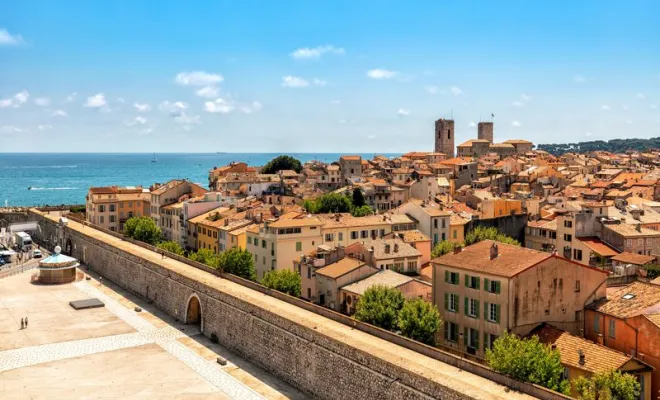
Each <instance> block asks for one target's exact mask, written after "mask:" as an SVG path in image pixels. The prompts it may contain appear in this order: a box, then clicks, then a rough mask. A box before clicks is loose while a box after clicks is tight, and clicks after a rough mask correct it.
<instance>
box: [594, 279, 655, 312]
mask: <svg viewBox="0 0 660 400" xmlns="http://www.w3.org/2000/svg"><path fill="white" fill-rule="evenodd" d="M658 304H660V286H657V285H652V284H649V283H644V282H633V283H632V284H630V285H629V286H626V287H625V288H623V289H621V290H618V291H617V292H615V293H613V294H612V295H611V296H610V295H608V296H607V299H603V300H600V301H598V302H596V303H595V304H594V305H593V306H592V307H591V308H593V309H594V310H596V311H598V312H601V313H603V314H607V315H612V316H614V317H616V318H630V317H634V316H637V315H641V314H644V313H645V312H648V311H649V309H650V308H652V307H655V306H657V305H658ZM649 313H650V312H649Z"/></svg>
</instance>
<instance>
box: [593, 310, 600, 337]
mask: <svg viewBox="0 0 660 400" xmlns="http://www.w3.org/2000/svg"><path fill="white" fill-rule="evenodd" d="M594 332H596V333H600V315H598V314H596V315H594Z"/></svg>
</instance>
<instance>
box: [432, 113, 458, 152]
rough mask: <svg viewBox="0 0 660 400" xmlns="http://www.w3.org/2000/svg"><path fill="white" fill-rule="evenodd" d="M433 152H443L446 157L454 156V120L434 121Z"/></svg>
mask: <svg viewBox="0 0 660 400" xmlns="http://www.w3.org/2000/svg"><path fill="white" fill-rule="evenodd" d="M435 152H436V153H445V154H446V155H447V158H453V157H454V120H453V119H443V118H440V119H439V120H437V121H435Z"/></svg>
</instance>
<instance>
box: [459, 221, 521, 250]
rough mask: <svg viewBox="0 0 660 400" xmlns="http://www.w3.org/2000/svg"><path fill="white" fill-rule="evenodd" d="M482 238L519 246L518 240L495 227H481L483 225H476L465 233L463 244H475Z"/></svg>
mask: <svg viewBox="0 0 660 400" xmlns="http://www.w3.org/2000/svg"><path fill="white" fill-rule="evenodd" d="M482 240H495V241H497V242H501V243H505V244H512V245H514V246H520V242H518V241H517V240H516V239H514V238H512V237H509V236H506V235H505V234H503V233H502V232H500V231H499V230H497V228H495V227H492V226H491V227H487V228H486V227H483V226H477V227H476V228H474V229H473V230H471V231H470V232H468V233H467V235H465V245H466V246H469V245H471V244H475V243H477V242H481V241H482Z"/></svg>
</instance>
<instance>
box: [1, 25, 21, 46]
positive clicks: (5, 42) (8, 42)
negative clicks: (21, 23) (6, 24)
mask: <svg viewBox="0 0 660 400" xmlns="http://www.w3.org/2000/svg"><path fill="white" fill-rule="evenodd" d="M20 44H25V40H23V38H22V37H21V35H12V34H10V33H9V32H8V31H7V30H6V29H0V46H18V45H20Z"/></svg>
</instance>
